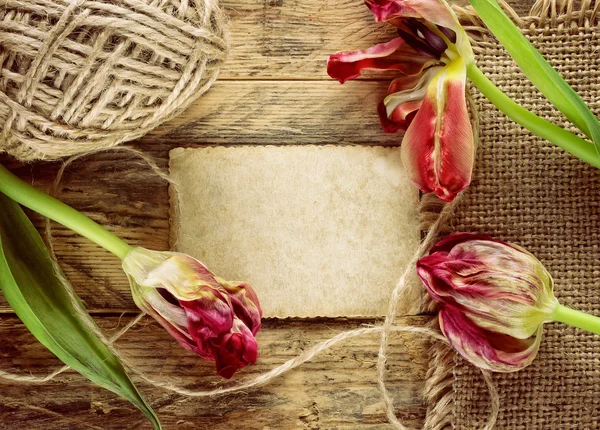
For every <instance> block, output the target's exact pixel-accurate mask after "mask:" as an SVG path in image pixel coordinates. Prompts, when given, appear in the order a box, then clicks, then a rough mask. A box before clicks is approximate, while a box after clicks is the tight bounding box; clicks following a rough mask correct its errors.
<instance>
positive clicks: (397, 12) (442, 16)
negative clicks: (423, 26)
mask: <svg viewBox="0 0 600 430" xmlns="http://www.w3.org/2000/svg"><path fill="white" fill-rule="evenodd" d="M365 4H366V5H367V7H368V8H369V9H370V10H371V12H372V13H373V15H374V16H375V20H376V21H379V22H383V21H386V22H390V23H391V24H393V25H395V26H397V27H400V26H401V25H402V23H403V21H405V20H406V19H407V18H417V19H422V20H424V21H428V22H430V23H432V24H435V26H430V29H431V30H432V31H434V32H435V33H438V32H439V34H440V35H442V34H443V35H444V36H446V37H447V34H448V33H450V32H448V31H447V30H446V29H450V30H451V31H452V32H454V34H455V35H456V42H455V45H456V47H457V49H458V52H459V53H460V55H461V56H462V57H463V58H464V59H465V60H466V61H467V62H470V61H471V60H472V59H473V51H472V49H471V45H470V43H469V39H468V36H467V34H466V32H465V31H464V29H463V28H462V26H461V25H460V23H459V21H458V18H457V17H456V15H455V14H454V11H452V8H450V6H449V5H448V3H447V2H446V1H445V0H365ZM436 26H440V27H442V30H440V29H439V28H437V27H436ZM448 39H450V38H448Z"/></svg>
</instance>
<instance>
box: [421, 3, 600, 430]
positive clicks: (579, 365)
mask: <svg viewBox="0 0 600 430" xmlns="http://www.w3.org/2000/svg"><path fill="white" fill-rule="evenodd" d="M598 7H599V5H597V4H594V3H592V4H590V3H587V2H586V3H584V4H583V5H578V6H575V5H573V4H572V3H568V4H567V3H565V4H563V5H556V4H552V3H550V2H542V3H538V4H536V5H535V6H534V7H533V9H532V12H531V16H530V17H527V18H524V19H522V20H520V22H518V24H519V25H520V26H521V27H522V28H523V29H524V31H525V34H526V35H527V36H528V37H529V38H530V40H531V41H532V42H533V43H534V44H535V45H536V47H537V48H538V49H540V51H541V52H542V53H543V55H544V56H545V57H546V58H547V59H548V60H549V61H550V63H551V64H552V65H553V66H554V67H556V69H557V70H558V71H559V72H560V73H561V74H562V75H563V76H564V77H565V78H566V80H567V81H568V82H569V83H570V84H571V85H572V86H573V87H574V88H575V90H576V91H577V92H578V93H579V94H580V95H581V96H582V97H583V98H584V100H585V101H586V102H587V103H588V105H589V106H591V108H592V109H593V110H594V111H595V112H596V114H598V113H600V38H599V35H600V32H599V29H598V19H597V16H596V12H597V11H598ZM476 36H478V37H477V40H476V41H475V46H474V48H475V52H476V55H477V63H478V65H479V66H480V67H481V68H482V69H483V71H484V72H485V73H486V74H487V75H488V76H489V77H490V79H491V80H492V81H494V83H495V84H496V85H497V86H499V87H500V88H501V89H502V90H503V91H505V92H506V93H507V94H508V95H509V96H510V97H512V98H513V99H515V100H516V101H517V102H518V103H520V104H522V105H523V106H524V107H526V108H527V109H529V110H531V111H534V112H535V113H537V114H538V115H541V116H543V117H544V118H546V119H548V120H550V121H552V122H554V123H556V124H558V125H560V126H562V127H565V128H569V129H570V130H573V128H572V127H571V126H570V124H569V123H568V122H567V121H566V120H565V118H564V117H563V116H562V115H561V114H560V113H558V112H557V111H556V110H554V109H552V107H551V106H550V105H549V103H548V102H547V101H546V100H545V99H544V98H543V96H541V94H539V92H538V91H537V90H536V89H535V88H534V87H533V85H531V84H530V83H529V82H528V81H527V80H526V79H525V78H524V76H523V75H522V74H521V73H520V72H519V70H518V69H517V67H516V66H515V65H514V63H513V62H512V61H511V59H510V57H509V56H508V55H507V54H506V53H505V52H504V50H503V49H502V48H501V47H500V46H499V44H498V42H497V41H496V40H495V39H494V38H493V37H491V36H490V35H489V34H485V32H483V33H481V32H480V33H477V34H476ZM472 93H473V95H474V99H475V104H476V105H477V107H478V110H479V116H480V141H479V146H478V153H477V162H476V169H475V174H474V179H473V183H472V185H471V187H470V188H469V190H468V191H467V192H466V195H465V198H464V200H463V201H462V202H461V204H460V205H459V206H458V208H457V211H456V213H455V216H454V217H453V220H452V221H451V223H450V227H451V230H453V231H469V232H479V233H486V234H489V235H492V236H494V237H496V238H499V239H503V240H507V241H511V242H515V243H518V244H520V245H522V246H524V247H526V248H527V249H529V250H530V251H531V252H533V253H534V254H535V255H536V256H537V257H538V258H539V259H540V260H541V261H542V262H543V263H544V265H545V266H546V267H547V268H548V270H549V271H550V272H551V273H552V275H553V277H554V279H555V281H556V286H555V291H556V296H557V297H558V298H559V300H560V301H561V302H562V303H563V304H565V305H567V306H570V307H573V308H576V309H580V310H583V311H586V312H590V313H593V314H596V315H600V171H598V170H596V169H594V168H592V167H590V166H588V165H586V164H585V163H583V162H581V161H579V160H578V159H576V158H574V157H572V156H570V155H568V154H566V153H565V152H564V151H562V150H560V149H559V148H557V147H554V146H553V145H551V144H549V143H547V142H545V141H543V140H542V139H539V138H537V137H535V136H532V135H531V134H530V133H529V132H527V131H526V130H524V129H522V128H521V127H519V126H518V125H516V124H514V123H513V122H511V121H510V120H509V119H508V118H506V117H505V116H504V115H503V114H501V113H500V112H498V111H497V110H496V109H495V108H494V106H493V105H492V104H490V103H489V102H488V101H487V100H486V99H485V98H484V97H483V96H482V95H481V94H479V93H478V92H477V91H472ZM494 380H495V383H496V384H497V386H498V391H499V395H500V413H499V417H498V422H497V426H496V428H497V429H511V430H515V429H528V430H532V429H540V430H542V429H544V430H548V429H598V428H600V336H595V335H591V334H588V333H586V332H583V331H581V330H578V329H574V328H570V327H567V326H565V325H561V324H557V323H553V324H548V325H547V326H546V328H545V332H544V340H543V343H542V348H541V351H540V353H539V355H538V357H537V359H536V360H535V361H534V363H533V364H532V365H531V366H529V367H528V368H527V369H525V370H523V371H521V372H517V373H512V374H496V375H494ZM428 392H429V396H430V400H431V404H432V406H431V407H430V409H429V413H428V417H427V423H426V428H435V429H441V428H454V429H457V430H464V429H479V428H482V427H483V425H484V423H485V422H486V419H487V417H488V414H489V408H490V403H489V398H488V393H487V389H486V387H485V384H484V382H483V380H482V378H481V373H480V372H479V370H477V369H475V368H473V367H472V366H471V365H469V364H468V363H466V362H465V361H464V360H462V359H461V358H460V357H458V356H457V355H455V354H454V353H453V352H451V351H447V350H445V348H444V347H439V346H436V347H434V349H433V351H432V359H431V366H430V379H429V381H428Z"/></svg>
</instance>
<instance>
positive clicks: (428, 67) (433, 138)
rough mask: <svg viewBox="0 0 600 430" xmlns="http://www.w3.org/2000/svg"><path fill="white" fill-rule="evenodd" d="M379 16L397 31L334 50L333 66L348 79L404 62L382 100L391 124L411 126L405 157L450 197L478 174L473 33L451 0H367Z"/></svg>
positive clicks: (416, 174) (420, 178) (425, 186)
mask: <svg viewBox="0 0 600 430" xmlns="http://www.w3.org/2000/svg"><path fill="white" fill-rule="evenodd" d="M365 3H366V5H367V6H368V7H369V9H370V10H371V12H372V13H373V15H374V16H375V18H376V20H377V21H386V22H389V23H391V24H393V25H394V26H396V27H397V31H398V37H397V38H395V39H393V40H391V41H389V42H387V43H382V44H378V45H375V46H374V47H372V48H369V49H366V50H363V51H346V52H341V53H338V54H335V55H332V56H331V57H330V58H329V61H328V63H327V71H328V73H329V75H330V76H331V77H333V78H335V79H338V80H339V81H340V82H341V83H344V82H345V81H347V80H350V79H354V78H357V77H358V76H360V75H361V73H362V71H363V70H365V69H379V70H398V71H399V72H400V73H401V74H402V75H403V76H401V77H399V78H396V79H395V80H394V81H392V83H391V85H390V87H389V89H388V96H387V97H386V98H385V99H384V100H383V102H382V103H381V104H380V105H379V107H378V112H379V117H380V120H381V123H382V126H383V128H384V130H385V131H387V132H390V133H393V132H396V131H398V130H404V131H406V133H405V135H404V138H403V141H402V152H403V161H404V164H405V167H406V169H407V171H408V173H409V177H410V178H411V180H412V182H413V183H414V184H415V185H417V186H418V187H419V188H420V189H421V190H422V191H424V192H434V193H435V194H436V195H437V196H438V197H440V198H441V199H443V200H445V201H451V200H453V199H454V197H456V195H457V194H458V193H459V192H460V191H461V190H463V189H464V188H465V187H467V186H468V185H469V183H470V182H471V172H472V170H473V163H474V152H475V145H474V140H473V131H472V128H471V124H470V120H469V116H468V112H467V105H466V98H465V83H466V67H467V65H468V64H469V63H470V62H472V61H473V59H474V57H473V51H472V49H471V46H470V44H469V40H468V36H467V34H466V33H465V31H464V29H463V28H462V27H461V25H460V24H459V22H458V19H457V18H456V16H455V14H454V12H453V11H452V9H450V7H449V6H448V4H447V3H446V2H445V1H444V0H366V2H365Z"/></svg>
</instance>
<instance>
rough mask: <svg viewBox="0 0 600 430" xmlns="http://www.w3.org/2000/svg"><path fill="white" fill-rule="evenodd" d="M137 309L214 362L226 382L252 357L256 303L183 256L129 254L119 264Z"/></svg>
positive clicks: (245, 288)
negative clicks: (127, 278)
mask: <svg viewBox="0 0 600 430" xmlns="http://www.w3.org/2000/svg"><path fill="white" fill-rule="evenodd" d="M123 270H124V271H125V273H126V274H127V276H128V277H129V282H130V284H131V291H132V294H133V299H134V301H135V303H136V304H137V306H138V307H139V308H140V309H142V310H143V311H145V312H146V313H148V314H149V315H151V316H152V317H154V319H156V321H158V322H159V323H160V324H161V325H162V326H163V327H164V328H165V329H166V330H167V331H168V332H169V333H170V334H171V335H172V336H173V337H174V338H175V339H176V340H177V341H178V342H179V343H180V344H181V345H182V346H183V347H184V348H186V349H189V350H192V351H194V352H195V353H196V354H197V355H199V356H200V357H202V358H205V359H207V360H213V361H215V362H216V365H217V371H218V373H219V375H221V376H223V377H224V378H231V377H232V376H233V374H234V373H235V372H236V371H237V370H238V369H241V368H242V367H244V366H246V365H247V364H251V363H254V362H255V361H256V358H257V356H258V345H257V343H256V339H255V337H254V336H255V335H256V333H257V332H258V330H259V329H260V326H261V317H262V311H261V308H260V305H259V302H258V297H257V296H256V293H255V292H254V290H253V289H252V287H251V286H250V285H248V284H245V283H242V282H228V281H225V280H223V279H221V278H219V277H217V276H215V275H213V274H212V273H211V272H210V271H209V270H208V269H207V268H206V267H205V266H204V265H203V264H202V263H201V262H199V261H198V260H196V259H194V258H192V257H190V256H189V255H186V254H181V253H177V252H158V251H150V250H148V249H144V248H133V249H132V250H131V251H129V252H128V253H127V254H126V255H125V258H124V259H123Z"/></svg>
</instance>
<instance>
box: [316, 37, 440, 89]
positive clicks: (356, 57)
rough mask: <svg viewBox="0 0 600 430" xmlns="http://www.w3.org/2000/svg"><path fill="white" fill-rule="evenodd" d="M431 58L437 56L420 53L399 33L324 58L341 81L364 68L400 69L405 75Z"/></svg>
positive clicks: (351, 77)
mask: <svg viewBox="0 0 600 430" xmlns="http://www.w3.org/2000/svg"><path fill="white" fill-rule="evenodd" d="M432 61H436V59H432V58H430V57H423V56H422V55H421V54H419V53H417V52H416V51H415V50H414V49H412V48H411V47H410V46H409V45H408V44H407V43H406V42H405V41H404V40H403V39H402V38H401V37H396V38H395V39H392V40H390V41H389V42H386V43H380V44H377V45H375V46H372V47H371V48H369V49H365V50H362V51H345V52H338V53H337V54H334V55H331V56H330V57H329V61H328V62H327V73H328V74H329V76H331V77H332V78H334V79H337V80H338V81H340V82H341V83H342V84H343V83H344V82H346V81H348V80H350V79H354V78H357V77H359V76H360V74H361V73H362V71H363V70H364V69H381V70H399V71H400V72H402V73H404V74H406V75H414V74H418V73H419V72H420V71H421V70H422V69H423V68H424V67H425V66H427V65H428V64H430V63H432Z"/></svg>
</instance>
